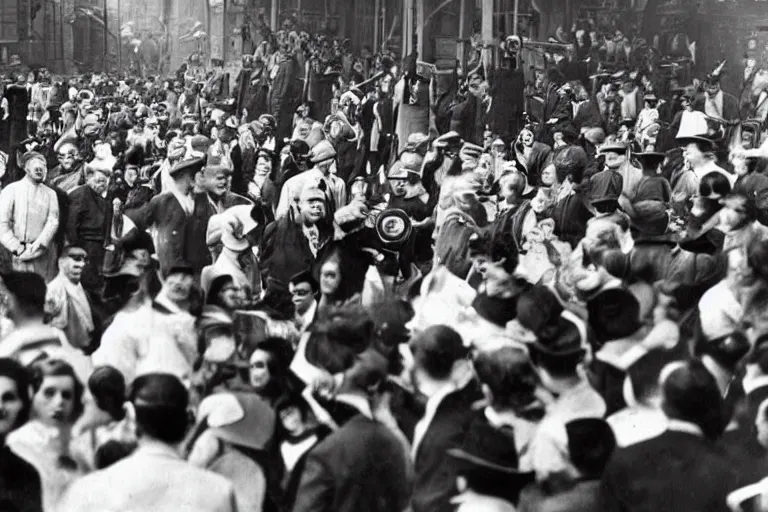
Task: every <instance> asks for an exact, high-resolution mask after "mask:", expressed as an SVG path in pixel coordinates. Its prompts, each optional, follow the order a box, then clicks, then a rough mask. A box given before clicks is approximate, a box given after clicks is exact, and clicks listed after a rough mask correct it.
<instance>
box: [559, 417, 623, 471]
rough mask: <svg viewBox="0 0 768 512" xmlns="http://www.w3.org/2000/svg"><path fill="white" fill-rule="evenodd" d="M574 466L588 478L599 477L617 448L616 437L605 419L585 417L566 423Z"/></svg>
mask: <svg viewBox="0 0 768 512" xmlns="http://www.w3.org/2000/svg"><path fill="white" fill-rule="evenodd" d="M565 431H566V433H567V434H568V453H569V456H570V459H571V463H573V466H574V467H575V468H576V469H578V470H579V472H580V473H581V474H582V476H583V477H584V478H586V479H588V480H592V479H599V478H600V476H601V475H602V473H603V471H604V470H605V467H606V466H607V465H608V461H609V460H610V458H611V455H612V454H613V451H614V450H615V449H616V437H615V436H614V434H613V430H612V429H611V427H610V425H608V423H607V422H606V421H605V420H602V419H598V418H584V419H578V420H574V421H571V422H568V423H567V424H566V425H565Z"/></svg>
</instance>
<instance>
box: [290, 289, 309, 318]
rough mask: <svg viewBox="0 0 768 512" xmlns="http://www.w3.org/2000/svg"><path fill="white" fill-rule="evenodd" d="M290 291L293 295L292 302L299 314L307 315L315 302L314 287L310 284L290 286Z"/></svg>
mask: <svg viewBox="0 0 768 512" xmlns="http://www.w3.org/2000/svg"><path fill="white" fill-rule="evenodd" d="M288 291H289V292H290V293H291V302H293V305H294V307H295V308H296V312H297V313H299V314H302V313H306V311H307V310H308V309H309V307H310V306H311V305H312V301H313V300H314V296H313V295H312V286H311V285H310V284H309V283H296V284H290V285H288Z"/></svg>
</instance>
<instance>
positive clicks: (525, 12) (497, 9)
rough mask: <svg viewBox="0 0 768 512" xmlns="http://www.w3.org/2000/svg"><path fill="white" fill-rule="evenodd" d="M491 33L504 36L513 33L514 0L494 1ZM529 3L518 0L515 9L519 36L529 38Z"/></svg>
mask: <svg viewBox="0 0 768 512" xmlns="http://www.w3.org/2000/svg"><path fill="white" fill-rule="evenodd" d="M493 5H494V8H493V33H494V35H500V34H503V35H505V36H508V35H512V34H513V33H514V30H513V25H514V24H515V22H514V19H515V0H494V3H493ZM530 17H531V15H530V2H527V1H525V0H519V2H518V7H517V23H518V29H519V30H520V34H519V35H521V36H527V37H529V36H530V33H529V32H530V30H529V29H530V27H529V25H530Z"/></svg>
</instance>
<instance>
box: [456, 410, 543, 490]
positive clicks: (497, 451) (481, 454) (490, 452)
mask: <svg viewBox="0 0 768 512" xmlns="http://www.w3.org/2000/svg"><path fill="white" fill-rule="evenodd" d="M448 455H450V456H451V457H453V458H454V459H456V461H457V462H459V464H460V465H461V466H463V467H468V468H472V469H485V470H488V471H491V472H494V473H504V474H507V475H509V476H510V479H509V484H510V485H514V486H517V487H519V488H520V489H522V487H523V486H525V485H526V484H528V483H530V482H532V481H533V479H534V474H533V473H532V472H523V471H520V469H518V457H517V449H516V448H515V439H514V437H512V436H511V435H509V434H507V433H505V432H504V431H502V430H500V429H496V428H494V427H493V426H491V425H490V424H489V423H488V422H487V421H481V420H475V421H473V422H472V423H471V424H470V426H469V429H468V431H467V434H466V436H465V437H464V442H463V443H462V444H461V447H457V448H451V449H449V450H448ZM459 472H461V470H459Z"/></svg>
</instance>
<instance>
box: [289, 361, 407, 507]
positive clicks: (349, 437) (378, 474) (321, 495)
mask: <svg viewBox="0 0 768 512" xmlns="http://www.w3.org/2000/svg"><path fill="white" fill-rule="evenodd" d="M386 369H387V359H386V358H385V357H384V356H382V355H381V354H380V353H379V352H378V351H376V350H375V349H368V350H366V351H365V352H363V353H362V354H361V355H360V356H358V362H357V363H355V366H353V367H352V368H351V369H350V370H348V371H347V372H346V373H345V375H344V382H343V384H342V387H341V388H340V389H339V392H338V393H337V395H336V401H337V402H340V403H341V404H343V405H346V406H349V408H350V410H353V411H354V413H353V415H352V417H351V418H350V419H349V420H348V421H346V422H345V423H344V425H343V426H342V427H341V428H340V429H339V430H337V431H336V432H334V433H333V434H331V435H330V436H329V437H328V438H326V439H325V440H324V441H323V442H321V443H320V444H318V445H317V446H315V447H314V448H313V449H312V450H311V451H310V452H309V455H308V457H307V461H306V466H305V468H304V473H303V476H302V479H301V484H300V486H299V490H298V492H297V493H296V502H295V504H294V506H293V511H294V512H358V511H362V510H365V511H366V512H399V511H402V510H406V508H407V506H408V499H409V498H410V490H411V487H410V473H411V470H410V467H409V461H408V455H407V451H406V450H407V448H406V443H405V442H404V437H402V434H399V433H398V432H396V431H395V430H394V429H396V428H397V426H396V423H394V422H393V424H385V423H384V422H383V421H380V420H378V419H376V418H374V414H373V409H372V407H371V403H372V397H371V394H372V393H373V394H378V393H379V392H378V391H374V392H370V391H369V390H370V389H371V388H372V387H373V386H375V385H376V384H378V383H380V382H383V381H384V380H385V379H386ZM398 434H399V435H398Z"/></svg>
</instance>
